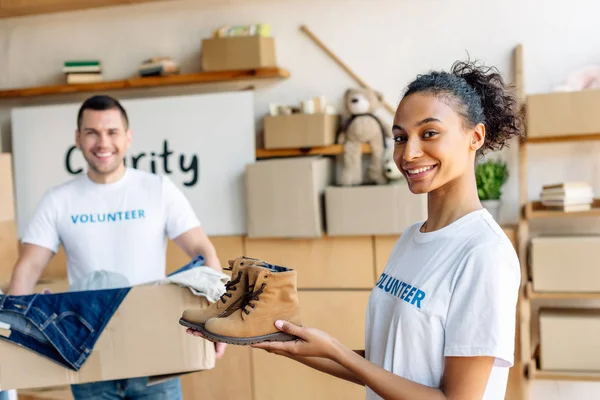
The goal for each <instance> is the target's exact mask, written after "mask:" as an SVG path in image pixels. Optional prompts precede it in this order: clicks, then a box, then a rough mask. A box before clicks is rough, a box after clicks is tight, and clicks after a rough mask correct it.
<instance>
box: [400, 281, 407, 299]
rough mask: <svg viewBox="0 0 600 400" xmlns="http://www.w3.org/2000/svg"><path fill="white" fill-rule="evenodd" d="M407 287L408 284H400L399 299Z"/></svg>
mask: <svg viewBox="0 0 600 400" xmlns="http://www.w3.org/2000/svg"><path fill="white" fill-rule="evenodd" d="M406 285H408V284H407V283H406V282H401V283H400V291H399V292H398V294H397V296H398V297H399V296H400V295H401V294H402V292H404V288H405V287H406Z"/></svg>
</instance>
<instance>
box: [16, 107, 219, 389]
mask: <svg viewBox="0 0 600 400" xmlns="http://www.w3.org/2000/svg"><path fill="white" fill-rule="evenodd" d="M131 142H132V132H131V130H130V129H129V120H128V117H127V113H126V111H125V109H124V108H123V107H122V106H121V104H120V103H119V102H118V101H117V100H115V99H114V98H112V97H109V96H94V97H91V98H89V99H87V100H86V101H85V102H84V103H83V104H82V105H81V107H80V109H79V113H78V116H77V129H76V131H75V143H76V146H77V148H78V149H79V150H80V151H81V153H82V155H83V158H84V159H85V161H86V163H87V167H88V168H87V171H86V173H84V174H81V175H80V176H78V177H76V178H74V179H72V180H70V181H68V182H65V183H63V184H61V185H58V186H56V187H53V188H51V189H50V190H48V191H47V192H46V194H45V195H44V197H43V199H42V201H41V203H40V204H39V206H38V208H37V210H36V212H35V215H34V216H33V218H32V220H31V221H30V223H29V226H28V227H27V229H26V231H25V234H24V236H23V239H22V243H23V247H22V249H21V254H20V257H19V259H18V260H17V263H16V265H15V268H14V271H13V274H12V279H11V284H10V287H9V294H13V295H25V294H30V293H32V292H33V289H34V286H35V284H36V283H37V281H38V280H39V278H40V276H41V274H42V272H43V271H44V269H45V268H46V266H47V265H48V263H49V262H50V260H51V259H52V257H53V256H54V254H56V252H57V251H58V249H59V246H60V245H61V244H62V245H63V247H64V249H65V252H66V254H67V272H68V278H69V282H70V283H73V282H75V281H78V280H80V279H84V278H86V277H87V276H88V275H89V274H90V273H93V272H95V271H99V270H104V271H109V272H116V273H119V274H121V275H123V276H124V277H125V278H127V280H128V282H129V284H130V285H137V284H142V283H146V282H150V281H154V280H159V279H163V278H164V277H165V275H166V251H165V249H166V240H167V237H168V238H169V239H171V240H173V241H174V242H175V243H176V244H177V245H178V246H179V247H180V248H181V249H183V250H184V251H185V253H186V254H187V255H188V256H189V257H190V259H191V258H193V257H195V256H197V255H202V256H204V258H205V260H206V265H207V266H209V267H212V268H214V269H216V270H218V271H220V270H221V266H220V263H219V259H218V257H217V253H216V251H215V248H214V246H213V245H212V243H211V241H210V240H209V238H208V236H207V235H206V234H205V232H204V230H203V229H202V227H201V226H200V222H199V220H198V218H197V217H196V215H195V214H194V211H193V209H192V207H191V206H190V204H189V202H188V201H187V199H186V198H185V196H184V195H183V193H182V192H181V191H180V190H179V189H178V188H177V187H176V186H175V185H174V184H173V183H172V182H171V180H170V179H169V178H167V177H166V176H164V175H157V174H153V173H150V172H146V171H141V170H138V169H133V168H127V167H126V166H125V164H124V162H123V160H124V157H125V154H126V152H127V150H128V149H129V147H130V145H131ZM224 349H225V346H224V345H223V344H219V345H217V357H218V358H219V357H220V356H222V354H223V352H224ZM147 382H148V380H147V378H136V379H125V380H120V381H110V382H96V383H91V384H84V385H74V386H73V387H72V391H73V395H74V397H75V399H76V400H79V399H88V398H90V399H91V398H95V399H97V398H108V397H110V398H125V397H126V398H128V399H136V398H142V397H143V398H144V399H146V400H158V399H169V400H171V399H175V400H177V399H180V398H181V387H180V384H179V381H178V380H171V381H167V382H164V383H160V384H156V385H152V386H148V385H147ZM121 396H122V397H121Z"/></svg>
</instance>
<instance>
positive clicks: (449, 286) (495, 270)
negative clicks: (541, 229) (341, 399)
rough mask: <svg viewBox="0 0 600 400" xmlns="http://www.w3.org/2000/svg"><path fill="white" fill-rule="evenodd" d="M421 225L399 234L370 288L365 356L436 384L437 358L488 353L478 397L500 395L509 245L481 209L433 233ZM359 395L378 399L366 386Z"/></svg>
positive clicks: (507, 358) (509, 334) (508, 342)
mask: <svg viewBox="0 0 600 400" xmlns="http://www.w3.org/2000/svg"><path fill="white" fill-rule="evenodd" d="M422 224H423V222H419V223H416V224H414V225H412V226H411V227H409V228H408V229H407V230H406V231H405V232H404V233H403V234H402V236H401V237H400V239H399V240H398V242H397V243H396V245H395V247H394V249H393V251H392V253H391V255H390V258H389V260H388V262H387V265H386V267H385V270H384V272H383V274H382V275H381V277H380V278H379V280H378V282H377V284H376V285H375V288H374V289H373V291H372V292H371V296H370V299H369V305H368V309H367V318H366V322H367V324H366V332H365V333H366V345H365V351H366V354H365V355H366V358H367V359H368V360H370V361H371V362H373V363H375V364H377V365H379V366H381V367H382V368H384V369H386V370H388V371H391V372H392V373H394V374H396V375H399V376H402V377H404V378H407V379H410V380H412V381H415V382H418V383H420V384H423V385H427V386H431V387H439V386H440V382H441V378H442V375H443V367H444V357H447V356H467V357H468V356H492V357H495V363H494V367H493V369H492V373H491V376H490V379H489V381H488V384H487V388H486V392H485V396H484V399H486V400H500V399H504V396H505V391H506V385H507V380H508V372H509V367H510V366H512V365H513V361H514V360H513V357H514V343H515V318H516V304H517V298H518V291H519V285H520V277H521V272H520V267H519V260H518V258H517V255H516V252H515V249H514V247H513V245H512V243H511V242H510V240H509V239H508V237H507V236H506V234H505V233H504V231H503V230H502V228H501V227H500V226H499V225H498V224H497V223H496V221H495V220H494V219H493V217H492V216H491V215H490V214H489V212H488V211H487V210H485V209H482V210H478V211H475V212H472V213H470V214H468V215H466V216H464V217H462V218H460V219H459V220H457V221H455V222H454V223H452V224H450V225H448V226H446V227H444V228H442V229H440V230H438V231H434V232H428V233H422V232H420V230H419V229H420V227H421V226H422ZM367 399H368V400H374V399H380V397H379V396H378V395H377V394H376V393H374V392H373V391H372V390H371V389H370V388H367Z"/></svg>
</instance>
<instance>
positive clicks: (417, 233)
mask: <svg viewBox="0 0 600 400" xmlns="http://www.w3.org/2000/svg"><path fill="white" fill-rule="evenodd" d="M521 126H522V123H521V119H520V116H519V114H518V112H517V103H516V101H515V99H514V98H513V97H512V96H511V95H510V93H509V92H508V91H507V89H506V87H505V85H504V83H503V81H502V77H501V75H500V74H499V73H498V71H496V70H495V69H493V68H487V67H483V66H478V65H477V64H476V63H471V62H458V63H456V64H455V65H454V66H453V67H452V70H451V71H450V72H445V71H439V72H431V73H428V74H426V75H421V76H418V77H417V79H416V80H415V81H413V82H412V83H411V84H410V85H409V86H408V89H407V91H406V93H405V95H404V97H403V99H402V101H401V102H400V104H399V106H398V108H397V111H396V115H395V118H394V127H393V134H394V141H395V147H394V161H395V163H396V165H397V166H398V168H399V169H400V170H401V171H402V173H403V174H404V176H405V177H406V179H407V181H408V184H409V188H410V190H411V192H413V193H415V194H416V193H427V198H428V216H427V220H426V221H422V222H419V223H415V224H414V225H412V226H411V227H409V228H408V229H406V230H405V232H404V233H403V234H402V236H401V237H400V239H399V240H398V242H397V243H396V245H395V247H394V249H393V251H392V253H391V255H390V258H389V260H388V262H387V265H386V268H385V270H384V272H383V274H382V275H381V277H380V278H379V280H378V282H377V285H376V286H375V287H374V288H373V291H372V292H371V296H370V299H369V305H368V309H367V315H366V343H365V350H364V352H363V351H362V350H354V351H351V350H349V349H347V348H346V347H344V346H343V345H342V344H340V343H339V342H338V341H337V340H335V339H334V338H332V337H330V336H329V335H328V334H326V333H325V332H321V331H319V330H317V329H314V328H309V327H298V326H295V325H292V324H291V323H289V322H285V321H278V322H276V326H277V327H278V328H279V329H281V330H282V331H284V332H287V333H289V334H292V335H294V336H297V337H299V338H301V340H296V341H292V342H285V343H283V342H279V343H275V342H272V343H268V342H265V343H261V344H257V345H254V347H257V348H262V349H265V350H267V351H269V352H272V353H275V354H280V355H283V356H287V357H290V358H292V359H295V360H297V361H299V362H301V363H304V364H306V365H309V366H311V367H313V368H315V369H317V370H319V371H322V372H325V373H328V374H331V375H333V376H336V377H338V378H342V379H346V380H348V381H350V382H354V383H357V384H359V385H365V386H366V387H367V399H370V400H371V399H373V400H374V399H381V398H383V399H399V400H400V399H488V400H489V399H493V400H501V399H504V395H505V392H506V385H507V380H508V370H509V367H511V366H512V365H513V362H514V342H515V322H516V321H515V318H516V304H517V298H518V291H519V286H520V266H519V261H518V258H517V255H516V252H515V250H514V247H513V245H512V243H511V242H510V240H509V238H508V237H507V236H506V234H505V233H504V231H503V230H502V229H501V227H500V226H499V225H498V224H497V223H496V221H495V220H494V219H493V217H492V216H491V215H490V214H489V213H488V212H487V210H486V209H484V208H483V207H482V206H481V203H480V201H479V197H478V195H477V185H476V181H475V160H476V158H477V156H478V155H480V154H482V153H483V152H485V151H486V150H497V149H501V148H502V147H504V146H505V145H506V144H507V143H508V140H509V139H511V138H513V137H516V136H519V135H521V131H522V130H521ZM398 207H402V205H401V204H399V205H398Z"/></svg>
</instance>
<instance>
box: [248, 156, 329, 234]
mask: <svg viewBox="0 0 600 400" xmlns="http://www.w3.org/2000/svg"><path fill="white" fill-rule="evenodd" d="M332 180H333V162H332V160H331V159H328V158H324V157H318V156H317V157H295V158H286V159H279V160H278V159H273V160H262V161H257V162H256V163H253V164H249V165H247V166H246V176H245V188H246V215H247V219H248V220H247V222H248V237H249V238H277V237H282V238H305V239H307V238H320V237H322V235H323V232H324V222H325V221H324V220H325V217H324V210H323V196H324V192H325V188H326V187H327V186H329V185H330V184H331V182H332Z"/></svg>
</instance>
